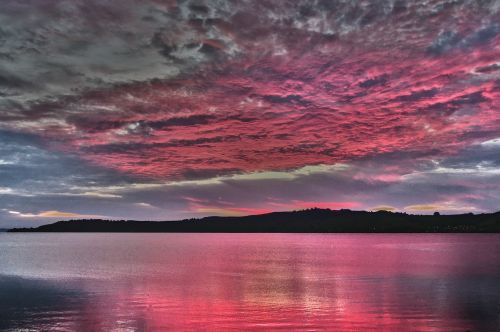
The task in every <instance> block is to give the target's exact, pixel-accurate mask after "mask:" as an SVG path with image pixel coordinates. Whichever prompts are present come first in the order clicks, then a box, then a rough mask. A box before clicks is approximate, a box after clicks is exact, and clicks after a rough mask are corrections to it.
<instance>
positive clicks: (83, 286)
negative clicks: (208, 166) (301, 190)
mask: <svg viewBox="0 0 500 332" xmlns="http://www.w3.org/2000/svg"><path fill="white" fill-rule="evenodd" d="M30 239H33V240H35V239H36V241H39V242H36V243H35V242H33V243H32V244H31V245H30V246H17V247H16V246H11V247H7V246H6V245H5V243H6V242H4V244H3V246H4V248H2V249H3V251H2V252H3V253H4V254H5V255H7V256H9V255H10V256H13V257H14V256H15V257H16V260H15V264H14V265H9V264H7V263H8V262H9V261H8V260H2V255H0V263H4V264H3V265H2V266H3V267H4V269H5V271H6V272H5V274H16V273H17V274H19V272H18V271H22V273H24V274H23V276H24V277H25V278H26V277H31V278H36V277H37V276H44V278H47V279H49V280H52V281H50V283H51V284H54V285H55V286H54V287H56V288H58V289H62V288H64V287H68V288H71V289H77V290H78V292H73V293H68V295H67V296H63V295H58V296H59V297H58V300H57V302H56V303H55V304H51V305H50V306H49V304H46V306H47V308H40V307H38V306H35V307H33V308H32V309H30V310H31V311H29V310H28V309H26V306H24V307H23V308H22V309H21V310H24V311H25V312H26V317H25V321H24V323H22V324H24V325H27V326H30V327H34V328H35V329H37V328H38V329H39V330H47V329H50V330H61V331H68V330H70V331H74V330H76V331H164V330H230V329H234V330H254V329H256V330H275V329H284V330H296V329H300V330H342V331H358V330H363V331H366V330H387V331H408V330H410V331H437V330H439V331H457V330H458V331H465V330H467V329H469V330H471V331H490V330H495V329H496V328H498V326H500V316H499V310H498V308H499V307H500V283H498V280H500V256H499V253H500V236H498V235H415V234H413V235H381V234H380V235H360V234H344V235H321V234H316V235H304V234H238V235H235V234H170V235H169V234H87V235H69V234H68V235H65V236H61V235H52V234H51V235H47V237H46V238H40V237H37V238H30ZM55 242H56V243H58V245H57V246H54V245H53V243H55ZM1 246H2V244H0V247H1ZM9 248H10V249H9ZM12 248H14V249H12ZM19 248H21V249H19ZM7 256H6V257H7ZM47 257H50V258H51V259H50V260H47V259H46V258H47ZM41 261H44V262H45V263H44V264H34V262H41ZM75 276H78V278H76V279H75ZM54 280H55V281H56V283H54V282H53V281H54ZM75 280H76V281H75ZM0 281H1V280H0ZM0 286H1V284H0ZM63 286H64V287H63ZM33 292H34V293H35V292H38V291H36V290H35V291H33ZM0 293H1V288H0ZM59 293H60V292H59ZM59 293H58V294H59ZM62 294H64V293H62ZM0 295H1V294H0ZM34 295H36V294H34ZM63 300H64V301H63ZM63 302H64V304H63ZM58 303H60V304H58ZM42 309H43V310H42ZM0 313H1V308H0ZM16 319H17V320H18V321H19V318H16ZM19 324H20V325H22V324H21V323H19Z"/></svg>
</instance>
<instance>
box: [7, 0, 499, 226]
mask: <svg viewBox="0 0 500 332" xmlns="http://www.w3.org/2000/svg"><path fill="white" fill-rule="evenodd" d="M0 22H1V24H0V227H10V226H28V227H30V226H36V225H38V224H40V223H47V222H53V221H56V220H60V219H74V218H92V217H102V218H113V219H145V220H169V219H182V218H190V217H201V216H206V215H246V214H255V213H264V212H268V211H282V210H295V209H303V208H310V207H320V208H331V209H339V208H349V209H355V210H377V209H386V210H392V211H404V212H408V213H419V214H421V213H433V212H434V211H440V212H441V213H462V212H474V213H478V212H493V211H497V210H500V204H499V202H500V2H499V1H495V0H489V1H488V0H483V1H478V0H467V1H466V0H429V1H413V0H388V1H353V0H316V1H299V0H293V1H292V0H290V1H279V0H253V1H250V0H248V1H244V0H241V1H229V0H227V1H223V0H211V1H208V0H207V1H187V0H186V1H181V0H179V1H174V0H142V1H140V0H107V1H103V0H85V1H83V0H81V1H79V0H23V1H21V0H2V1H0Z"/></svg>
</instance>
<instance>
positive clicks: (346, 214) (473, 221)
mask: <svg viewBox="0 0 500 332" xmlns="http://www.w3.org/2000/svg"><path fill="white" fill-rule="evenodd" d="M8 232H119V233H122V232H127V233H134V232H137V233H175V232H179V233H181V232H185V233H500V212H496V213H483V214H472V213H468V214H456V215H439V214H435V215H411V214H406V213H393V212H387V211H378V212H366V211H351V210H329V209H308V210H301V211H292V212H273V213H268V214H261V215H251V216H244V217H206V218H201V219H186V220H179V221H136V220H101V219H88V220H67V221H59V222H56V223H53V224H49V225H43V226H39V227H36V228H14V229H10V230H8Z"/></svg>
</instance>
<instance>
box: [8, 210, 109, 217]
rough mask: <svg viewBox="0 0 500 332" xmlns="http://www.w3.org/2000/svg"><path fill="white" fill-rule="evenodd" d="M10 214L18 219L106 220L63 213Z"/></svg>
mask: <svg viewBox="0 0 500 332" xmlns="http://www.w3.org/2000/svg"><path fill="white" fill-rule="evenodd" d="M8 212H9V213H10V214H12V215H14V216H16V217H21V218H58V219H67V218H73V219H77V218H78V219H84V218H105V217H103V216H99V215H91V214H79V213H72V212H61V211H42V212H39V213H23V212H19V211H12V210H9V211H8Z"/></svg>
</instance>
